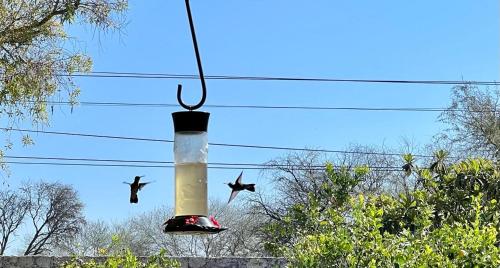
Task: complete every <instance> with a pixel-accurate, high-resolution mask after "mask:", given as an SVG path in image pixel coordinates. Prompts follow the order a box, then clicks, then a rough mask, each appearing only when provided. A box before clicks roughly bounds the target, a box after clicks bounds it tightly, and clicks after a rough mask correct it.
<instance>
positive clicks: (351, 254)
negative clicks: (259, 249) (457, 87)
mask: <svg viewBox="0 0 500 268" xmlns="http://www.w3.org/2000/svg"><path fill="white" fill-rule="evenodd" d="M446 155H447V154H446V153H445V152H437V153H436V162H439V163H438V164H435V163H433V164H432V165H433V168H432V169H419V170H417V171H413V172H415V173H416V174H415V175H416V177H417V178H418V180H419V181H420V182H421V187H419V189H418V190H415V191H413V192H410V193H407V194H400V195H398V196H390V195H384V194H381V195H373V196H367V197H365V196H363V195H357V196H355V195H353V194H349V193H350V189H352V187H355V183H356V181H359V177H356V176H358V175H359V174H356V173H355V172H354V173H353V172H346V170H343V169H339V170H337V171H335V170H333V168H332V167H331V166H330V167H328V168H327V170H328V173H329V176H331V179H332V185H325V189H324V195H315V196H310V198H309V202H308V203H307V204H296V205H295V206H294V207H292V208H290V209H289V213H288V215H287V217H286V220H285V221H283V222H275V223H273V224H270V225H269V226H268V228H269V229H267V231H268V232H269V234H274V235H277V236H275V238H280V237H279V236H280V235H281V236H288V237H289V238H292V239H290V240H289V242H290V243H289V244H279V242H281V241H280V240H279V239H275V240H269V244H268V245H267V248H268V249H272V250H273V253H274V254H275V255H283V256H286V257H287V258H288V259H289V261H290V265H291V266H293V267H498V266H500V250H499V248H498V244H499V241H500V239H499V237H500V236H499V233H498V230H499V224H498V222H499V221H498V219H499V215H498V211H499V208H498V205H497V201H496V200H498V198H499V196H498V194H499V192H498V190H497V189H498V187H499V176H498V167H497V166H496V165H495V164H494V163H492V162H490V161H486V160H483V159H469V160H466V161H463V162H460V163H456V164H454V165H451V166H449V167H448V166H447V165H446V163H445V161H444V159H445V157H446ZM405 158H406V159H405V160H407V163H412V162H413V157H412V156H411V155H409V156H407V157H405ZM346 193H347V194H346ZM324 198H327V199H331V200H345V202H331V203H330V204H331V206H326V207H323V206H321V205H319V204H324V202H323V200H321V199H324ZM294 230H296V232H295V231H294Z"/></svg>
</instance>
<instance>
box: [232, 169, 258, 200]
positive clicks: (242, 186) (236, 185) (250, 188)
mask: <svg viewBox="0 0 500 268" xmlns="http://www.w3.org/2000/svg"><path fill="white" fill-rule="evenodd" d="M242 176H243V171H242V172H241V173H240V175H239V176H238V178H237V179H236V181H235V182H234V184H232V183H228V184H227V185H229V187H231V189H232V190H233V191H232V192H231V196H230V197H229V201H228V202H227V203H228V204H229V202H231V200H233V199H234V198H235V197H236V195H238V193H239V192H240V191H242V190H248V191H250V192H255V183H251V184H243V183H241V177H242Z"/></svg>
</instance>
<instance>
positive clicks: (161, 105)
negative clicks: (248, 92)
mask: <svg viewBox="0 0 500 268" xmlns="http://www.w3.org/2000/svg"><path fill="white" fill-rule="evenodd" d="M46 103H47V104H50V105H81V106H101V107H102V106H104V107H106V106H110V107H115V106H116V107H146V108H172V107H179V104H174V103H130V102H96V101H81V102H78V103H70V102H65V101H47V102H46ZM204 107H208V108H224V109H273V110H284V109H292V110H341V111H342V110H344V111H397V112H445V111H465V110H464V109H447V108H439V107H436V108H431V107H328V106H276V105H222V104H205V105H204ZM477 112H492V111H491V110H482V111H477Z"/></svg>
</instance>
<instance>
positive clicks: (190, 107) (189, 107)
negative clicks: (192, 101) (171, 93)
mask: <svg viewBox="0 0 500 268" xmlns="http://www.w3.org/2000/svg"><path fill="white" fill-rule="evenodd" d="M205 98H206V90H205V88H203V92H202V97H201V100H200V102H199V103H198V104H196V105H187V104H185V103H184V102H183V101H182V85H181V84H178V85H177V101H178V102H179V104H180V105H181V106H182V107H184V109H187V110H189V111H193V110H196V109H198V108H200V107H201V106H202V105H203V104H204V103H205Z"/></svg>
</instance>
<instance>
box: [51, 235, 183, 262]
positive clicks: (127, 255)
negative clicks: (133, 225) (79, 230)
mask: <svg viewBox="0 0 500 268" xmlns="http://www.w3.org/2000/svg"><path fill="white" fill-rule="evenodd" d="M121 245H122V243H121V241H120V239H119V237H118V236H113V237H112V243H111V245H110V247H109V248H103V249H101V250H100V253H101V254H102V255H106V254H108V253H109V252H112V254H111V255H109V256H107V258H106V260H105V261H103V262H96V261H95V260H87V261H85V260H83V259H82V258H78V257H74V258H73V260H71V261H70V262H68V263H65V264H63V265H62V266H61V267H62V268H118V267H120V268H167V267H172V268H177V267H181V264H180V263H179V261H177V260H172V259H170V258H168V257H167V256H165V252H166V251H165V250H161V251H160V252H159V253H158V254H156V255H152V256H150V257H149V258H148V260H147V262H145V263H143V262H141V261H140V260H139V258H138V257H137V256H135V255H134V254H133V253H132V251H131V250H130V249H126V248H121Z"/></svg>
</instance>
